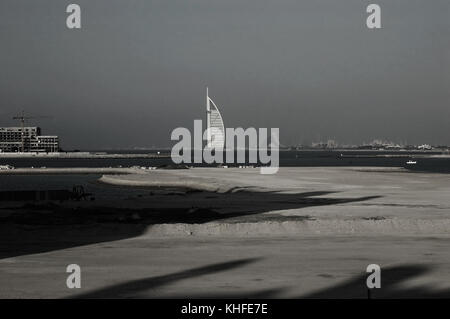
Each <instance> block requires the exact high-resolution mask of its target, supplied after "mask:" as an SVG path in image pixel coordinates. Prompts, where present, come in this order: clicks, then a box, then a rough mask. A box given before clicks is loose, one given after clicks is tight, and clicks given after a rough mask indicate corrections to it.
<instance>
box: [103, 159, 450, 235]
mask: <svg viewBox="0 0 450 319" xmlns="http://www.w3.org/2000/svg"><path fill="white" fill-rule="evenodd" d="M407 172H408V171H407V170H404V169H401V168H400V169H396V168H385V167H378V168H376V167H369V168H351V167H295V168H294V167H292V168H281V169H280V171H279V173H278V174H275V175H261V174H259V170H258V169H256V168H255V169H251V168H247V169H237V168H228V169H222V168H194V169H189V170H161V171H159V170H158V171H151V172H148V173H147V174H130V175H120V176H119V175H104V176H102V177H101V178H100V181H101V182H104V183H108V184H113V185H121V186H134V187H136V186H138V187H162V188H164V187H179V188H187V189H193V190H197V191H203V192H207V193H205V194H204V195H195V196H194V195H187V196H181V197H180V196H178V197H177V196H172V197H171V198H170V201H169V202H170V205H172V206H173V205H177V203H180V204H181V203H182V204H184V205H186V206H189V205H190V206H191V207H201V208H208V209H209V208H211V209H214V210H215V211H217V212H221V213H223V216H222V217H221V218H220V221H217V220H214V218H212V220H211V221H207V222H202V223H195V222H189V223H186V222H180V223H176V222H172V223H159V224H154V225H151V226H150V227H148V229H147V230H146V231H145V234H147V235H164V236H186V235H194V236H203V235H207V236H217V235H223V236H259V235H264V236H266V235H290V236H291V235H315V234H328V235H332V234H335V235H341V234H346V235H351V234H359V235H364V234H367V235H386V234H390V235H417V234H421V235H449V234H450V199H449V197H448V194H449V192H450V176H449V175H446V174H427V173H407ZM211 193H217V194H225V195H224V196H223V197H220V196H219V197H217V196H214V195H212V194H211ZM190 196H191V197H190ZM192 196H194V197H192ZM208 198H212V199H209V200H208ZM161 201H162V202H163V201H168V199H162V200H161ZM161 205H162V204H161ZM236 211H241V212H244V213H242V214H240V215H239V216H238V217H236V216H235V215H236ZM249 212H250V213H249ZM194 214H195V213H194ZM227 214H230V215H229V216H230V217H229V218H227Z"/></svg>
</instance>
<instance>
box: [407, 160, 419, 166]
mask: <svg viewBox="0 0 450 319" xmlns="http://www.w3.org/2000/svg"><path fill="white" fill-rule="evenodd" d="M406 164H407V165H414V164H417V161H413V160H409V161H407V162H406Z"/></svg>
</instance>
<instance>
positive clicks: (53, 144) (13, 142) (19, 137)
mask: <svg viewBox="0 0 450 319" xmlns="http://www.w3.org/2000/svg"><path fill="white" fill-rule="evenodd" d="M22 151H23V152H58V151H59V138H58V136H50V135H41V129H40V128H39V127H37V126H33V127H23V128H22V127H0V152H22Z"/></svg>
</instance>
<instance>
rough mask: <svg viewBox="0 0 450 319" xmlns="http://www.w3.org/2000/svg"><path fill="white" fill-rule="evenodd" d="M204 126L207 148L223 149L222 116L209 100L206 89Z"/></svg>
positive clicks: (223, 127) (223, 131)
mask: <svg viewBox="0 0 450 319" xmlns="http://www.w3.org/2000/svg"><path fill="white" fill-rule="evenodd" d="M206 125H207V127H206V128H207V145H206V146H207V147H209V148H215V149H222V150H223V148H224V147H225V126H224V125H223V119H222V115H221V114H220V112H219V109H218V108H217V106H216V104H215V103H214V102H213V100H211V99H210V98H209V95H208V88H206Z"/></svg>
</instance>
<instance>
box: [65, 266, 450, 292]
mask: <svg viewBox="0 0 450 319" xmlns="http://www.w3.org/2000/svg"><path fill="white" fill-rule="evenodd" d="M258 260H260V258H254V259H240V260H235V261H230V262H224V263H219V264H212V265H208V266H204V267H200V268H194V269H189V270H185V271H181V272H177V273H172V274H168V275H164V276H157V277H149V278H143V279H138V280H132V281H128V282H125V283H121V284H117V285H112V286H108V287H105V288H102V289H99V290H96V291H93V292H89V293H85V294H81V295H76V296H74V297H75V298H189V299H202V298H219V299H223V298H228V299H246V298H280V297H282V295H281V294H282V293H283V292H285V291H288V290H290V289H292V288H294V287H276V288H264V289H260V290H253V291H250V292H248V291H245V292H242V291H236V292H228V293H218V292H217V291H214V288H211V291H210V292H209V291H208V292H205V293H195V292H186V293H176V294H164V293H162V294H161V293H158V292H155V291H152V289H154V288H158V287H163V286H165V285H169V284H173V283H176V282H177V281H180V280H185V279H192V278H196V277H199V276H202V275H209V274H214V273H217V272H223V271H231V270H235V269H237V268H240V267H243V266H246V265H248V264H250V263H253V262H257V261H258ZM431 270H432V268H431V267H430V266H426V265H402V266H395V267H389V268H386V269H382V271H381V282H382V284H381V288H379V289H372V290H371V292H370V298H371V299H400V298H449V297H450V289H447V290H436V289H432V287H429V286H414V287H412V286H409V287H408V286H407V285H405V284H407V283H408V281H410V280H413V279H416V278H417V277H419V276H422V275H424V274H427V273H429V272H430V271H431ZM368 275H369V274H367V273H362V274H361V275H358V276H355V277H354V278H352V279H350V280H348V281H345V282H343V283H340V284H337V285H331V286H330V287H328V288H325V289H322V290H320V291H317V292H315V293H312V294H308V295H303V296H297V297H293V298H295V299H367V298H368V297H369V294H368V289H367V286H366V279H367V276H368ZM231 278H232V277H231Z"/></svg>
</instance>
